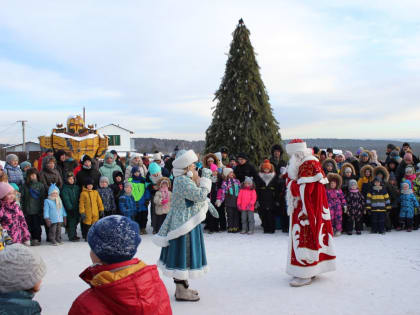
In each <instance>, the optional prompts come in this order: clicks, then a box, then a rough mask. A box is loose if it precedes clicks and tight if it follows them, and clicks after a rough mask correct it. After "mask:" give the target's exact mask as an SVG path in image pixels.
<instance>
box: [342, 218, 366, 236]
mask: <svg viewBox="0 0 420 315" xmlns="http://www.w3.org/2000/svg"><path fill="white" fill-rule="evenodd" d="M346 217H347V218H346V221H345V222H346V223H345V228H346V232H353V229H355V230H356V232H360V231H362V230H363V216H362V215H347V216H346Z"/></svg>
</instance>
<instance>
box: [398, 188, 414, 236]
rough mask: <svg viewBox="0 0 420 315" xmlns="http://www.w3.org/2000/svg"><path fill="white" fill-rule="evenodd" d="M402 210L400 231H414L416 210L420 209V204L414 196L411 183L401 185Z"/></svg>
mask: <svg viewBox="0 0 420 315" xmlns="http://www.w3.org/2000/svg"><path fill="white" fill-rule="evenodd" d="M400 202H401V209H400V224H401V227H400V229H399V230H401V229H404V226H405V227H406V228H407V232H411V231H412V230H413V217H414V209H415V208H419V202H418V201H417V198H416V196H414V194H413V190H412V186H411V182H410V181H408V180H405V181H403V182H402V183H401V196H400Z"/></svg>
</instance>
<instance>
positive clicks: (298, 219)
mask: <svg viewBox="0 0 420 315" xmlns="http://www.w3.org/2000/svg"><path fill="white" fill-rule="evenodd" d="M286 176H287V174H286ZM326 183H328V180H327V179H326V177H325V173H324V171H323V170H322V167H321V164H320V163H319V161H318V159H316V158H315V157H313V156H307V157H306V158H305V159H304V160H303V163H302V165H300V167H299V172H298V178H297V179H295V180H294V179H290V178H287V188H288V190H287V199H288V213H289V215H290V232H289V233H290V241H289V255H288V262H287V268H286V270H287V273H288V274H289V275H292V276H294V277H299V278H311V277H313V276H316V275H318V274H320V273H323V272H328V271H333V270H335V253H334V248H333V243H332V242H333V230H332V225H331V215H330V211H329V209H328V200H327V195H326V191H325V186H324V184H326Z"/></svg>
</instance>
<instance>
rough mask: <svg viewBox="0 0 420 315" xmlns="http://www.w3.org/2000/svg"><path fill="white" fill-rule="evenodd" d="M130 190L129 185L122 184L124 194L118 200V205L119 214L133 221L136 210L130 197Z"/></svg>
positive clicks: (134, 203)
mask: <svg viewBox="0 0 420 315" xmlns="http://www.w3.org/2000/svg"><path fill="white" fill-rule="evenodd" d="M132 189H133V188H132V186H131V183H125V184H124V194H122V195H121V196H120V198H119V199H118V204H119V208H120V212H121V214H122V215H123V216H125V217H127V218H130V219H131V220H133V221H134V219H135V216H136V213H137V209H136V202H135V201H134V197H133V195H132Z"/></svg>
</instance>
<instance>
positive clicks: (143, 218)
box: [135, 210, 156, 229]
mask: <svg viewBox="0 0 420 315" xmlns="http://www.w3.org/2000/svg"><path fill="white" fill-rule="evenodd" d="M148 214H149V211H147V210H145V211H139V212H137V214H136V217H135V218H136V220H135V221H136V222H137V223H138V224H139V226H140V229H145V228H146V226H147V216H148ZM155 220H156V214H155ZM154 223H155V224H156V221H155V222H154Z"/></svg>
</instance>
